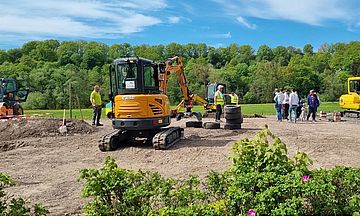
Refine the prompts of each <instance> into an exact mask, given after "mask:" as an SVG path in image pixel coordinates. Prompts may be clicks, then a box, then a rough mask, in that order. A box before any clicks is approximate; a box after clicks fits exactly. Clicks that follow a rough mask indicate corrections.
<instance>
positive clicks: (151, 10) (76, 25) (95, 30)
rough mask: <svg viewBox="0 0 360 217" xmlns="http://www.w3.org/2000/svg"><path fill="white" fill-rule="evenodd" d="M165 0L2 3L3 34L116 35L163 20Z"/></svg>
mask: <svg viewBox="0 0 360 217" xmlns="http://www.w3.org/2000/svg"><path fill="white" fill-rule="evenodd" d="M166 7H167V4H166V2H165V0H152V1H151V3H150V2H149V1H146V0H127V1H123V0H109V1H93V0H62V1H48V0H34V1H31V0H13V1H1V2H0V36H1V38H5V37H6V36H11V35H21V34H23V35H24V37H23V38H24V39H25V38H26V40H28V38H42V37H45V38H46V37H65V38H66V37H80V38H113V37H119V36H121V35H124V34H131V33H136V32H141V31H143V30H144V29H145V28H146V27H149V26H154V25H157V24H160V23H162V22H163V21H162V20H160V19H159V18H157V17H156V16H154V15H153V14H155V12H157V11H159V10H163V9H164V8H166Z"/></svg>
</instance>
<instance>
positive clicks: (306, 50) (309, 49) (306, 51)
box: [303, 44, 314, 55]
mask: <svg viewBox="0 0 360 217" xmlns="http://www.w3.org/2000/svg"><path fill="white" fill-rule="evenodd" d="M303 52H304V54H310V55H312V54H314V47H313V46H312V45H311V44H305V45H304V48H303Z"/></svg>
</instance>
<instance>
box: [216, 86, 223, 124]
mask: <svg viewBox="0 0 360 217" xmlns="http://www.w3.org/2000/svg"><path fill="white" fill-rule="evenodd" d="M223 91H224V86H223V85H219V86H218V87H217V91H216V92H215V95H214V104H215V105H216V116H215V121H216V122H220V116H221V113H222V108H223V106H224V104H225V97H224V93H223Z"/></svg>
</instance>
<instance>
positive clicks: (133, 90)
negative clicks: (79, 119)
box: [99, 57, 201, 151]
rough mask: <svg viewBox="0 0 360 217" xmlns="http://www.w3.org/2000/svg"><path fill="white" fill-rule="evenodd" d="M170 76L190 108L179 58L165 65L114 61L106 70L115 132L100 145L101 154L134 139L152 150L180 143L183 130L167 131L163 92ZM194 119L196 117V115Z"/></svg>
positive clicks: (167, 110) (168, 114)
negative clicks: (178, 84)
mask: <svg viewBox="0 0 360 217" xmlns="http://www.w3.org/2000/svg"><path fill="white" fill-rule="evenodd" d="M172 73H175V74H176V75H177V76H178V80H179V83H180V86H181V91H182V95H183V97H184V103H185V105H186V106H188V108H191V107H192V106H191V105H192V99H191V98H190V97H189V96H190V92H189V89H188V87H187V83H186V79H185V75H184V69H183V64H182V62H181V59H180V58H179V57H173V58H169V59H168V60H167V61H166V62H165V63H155V62H153V61H152V60H148V59H145V58H139V57H132V58H119V59H116V60H114V62H113V63H112V64H111V65H110V67H109V75H110V94H109V98H110V100H111V101H112V115H111V117H112V120H111V121H112V126H113V128H114V129H115V131H113V132H111V133H109V134H106V135H104V136H103V137H102V139H101V140H100V141H99V149H100V150H101V151H111V150H115V149H117V148H118V147H120V146H121V145H122V144H125V143H127V142H129V141H131V140H135V139H137V138H144V139H146V140H148V141H149V142H152V145H153V147H154V148H155V149H168V148H169V147H170V146H172V145H174V144H175V143H176V142H178V141H179V140H180V138H181V136H182V135H183V129H182V128H180V127H167V126H168V125H170V121H171V109H170V101H169V98H168V97H167V96H166V89H167V82H168V79H169V76H170V74H172ZM188 111H189V112H191V109H188ZM193 115H195V116H197V114H196V113H193ZM200 118H201V114H200Z"/></svg>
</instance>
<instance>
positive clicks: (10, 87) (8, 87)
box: [4, 81, 16, 93]
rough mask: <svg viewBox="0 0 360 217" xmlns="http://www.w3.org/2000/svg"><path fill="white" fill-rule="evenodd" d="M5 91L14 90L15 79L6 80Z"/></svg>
mask: <svg viewBox="0 0 360 217" xmlns="http://www.w3.org/2000/svg"><path fill="white" fill-rule="evenodd" d="M4 89H5V91H4V92H5V93H11V92H16V83H15V81H8V82H7V83H6V84H5V88H4Z"/></svg>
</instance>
